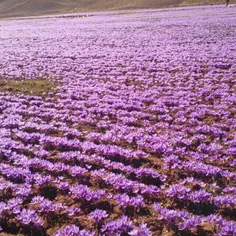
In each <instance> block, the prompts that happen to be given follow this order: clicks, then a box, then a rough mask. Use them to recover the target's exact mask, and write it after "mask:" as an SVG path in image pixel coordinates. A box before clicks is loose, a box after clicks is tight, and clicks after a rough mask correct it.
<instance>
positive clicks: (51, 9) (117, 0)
mask: <svg viewBox="0 0 236 236" xmlns="http://www.w3.org/2000/svg"><path fill="white" fill-rule="evenodd" d="M231 1H232V2H236V0H231ZM222 3H224V0H20V1H19V0H0V17H10V16H30V15H43V14H53V13H55V14H56V13H68V12H84V11H105V10H118V9H131V8H159V7H172V6H180V5H198V4H222Z"/></svg>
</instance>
